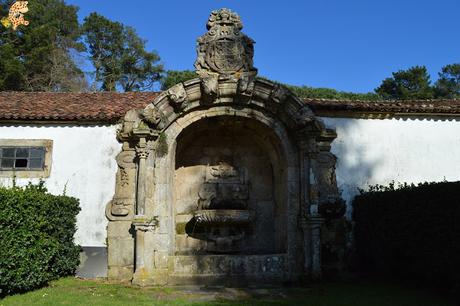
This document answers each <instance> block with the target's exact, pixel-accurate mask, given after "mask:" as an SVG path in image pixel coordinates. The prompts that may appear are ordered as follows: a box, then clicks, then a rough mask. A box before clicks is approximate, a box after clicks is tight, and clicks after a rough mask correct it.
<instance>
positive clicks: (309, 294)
mask: <svg viewBox="0 0 460 306" xmlns="http://www.w3.org/2000/svg"><path fill="white" fill-rule="evenodd" d="M7 305H53V306H54V305H85V306H90V305H98V306H99V305H110V306H115V305H136V306H137V305H149V306H153V305H222V306H227V305H264V306H265V305H295V306H297V305H314V306H328V305H331V306H332V305H340V306H348V305H349V306H361V305H363V306H364V305H365V306H381V305H382V306H383V305H387V306H390V305H391V306H399V305H404V306H406V305H413V306H425V305H426V306H428V305H430V306H444V305H452V306H455V305H456V304H455V303H453V302H449V301H448V300H446V299H443V298H442V297H439V296H436V295H435V294H432V293H429V292H426V291H424V290H416V289H415V288H411V289H407V288H403V287H401V286H397V285H391V284H383V283H370V282H362V283H343V282H342V283H323V284H315V285H312V286H310V287H308V288H281V289H224V288H208V289H205V288H197V287H182V288H175V287H168V288H138V287H130V286H126V285H119V284H113V283H109V282H107V281H103V280H97V281H94V280H91V281H90V280H80V279H76V278H63V279H60V280H58V281H55V282H52V283H51V284H50V286H48V287H46V288H42V289H40V290H36V291H33V292H29V293H26V294H21V295H14V296H9V297H6V298H4V299H2V300H0V306H7Z"/></svg>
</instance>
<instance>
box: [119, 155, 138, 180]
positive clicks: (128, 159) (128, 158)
mask: <svg viewBox="0 0 460 306" xmlns="http://www.w3.org/2000/svg"><path fill="white" fill-rule="evenodd" d="M135 156H136V153H135V152H133V151H121V152H120V153H119V154H118V155H117V164H118V168H119V174H120V185H121V186H127V185H129V184H130V177H129V174H128V171H127V169H135V168H136V164H135V163H134V158H135Z"/></svg>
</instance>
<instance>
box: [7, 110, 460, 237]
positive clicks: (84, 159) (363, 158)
mask: <svg viewBox="0 0 460 306" xmlns="http://www.w3.org/2000/svg"><path fill="white" fill-rule="evenodd" d="M322 119H323V120H324V122H325V124H326V126H327V127H328V128H334V129H336V131H337V134H338V137H337V139H336V140H335V141H334V142H333V144H332V152H333V153H334V154H335V155H336V156H337V157H338V161H337V182H338V185H339V188H340V189H341V191H342V196H343V197H344V199H346V200H347V202H348V203H349V204H350V202H351V200H352V199H353V197H354V196H355V195H356V194H357V193H358V188H362V189H365V188H367V186H368V185H373V184H388V183H390V182H391V181H393V180H394V181H395V182H407V183H419V182H425V181H442V180H447V181H456V180H460V120H428V119H384V120H378V119H354V118H322ZM116 129H117V126H116V125H112V126H64V125H56V126H50V125H48V126H40V125H29V126H0V139H52V140H53V152H52V166H51V174H50V177H49V178H47V179H45V183H46V187H47V188H48V190H49V191H50V192H51V193H53V194H63V192H64V188H66V194H67V195H70V196H74V197H77V198H78V199H80V205H81V208H82V210H81V212H80V214H79V215H78V221H77V226H78V230H77V233H76V237H75V239H76V242H77V243H79V244H80V245H82V246H105V240H106V235H107V231H106V225H107V219H106V217H105V207H106V204H107V203H108V202H109V201H110V200H111V199H112V196H113V194H114V191H115V176H116V171H117V164H116V161H115V157H116V155H117V154H118V152H120V150H121V144H119V143H118V142H117V140H116ZM28 181H33V182H35V183H36V182H38V179H33V180H30V179H29V180H28V179H17V184H18V185H25V184H27V182H28ZM11 183H12V180H11V179H8V178H0V184H1V185H11Z"/></svg>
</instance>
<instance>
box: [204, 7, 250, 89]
mask: <svg viewBox="0 0 460 306" xmlns="http://www.w3.org/2000/svg"><path fill="white" fill-rule="evenodd" d="M242 28H243V24H242V22H241V19H240V16H238V15H237V14H236V13H234V12H232V11H231V10H229V9H226V8H223V9H220V10H216V11H213V12H212V13H211V15H210V16H209V19H208V23H207V29H208V32H207V33H206V34H204V35H203V36H201V37H199V38H198V40H197V53H198V56H197V60H196V62H195V68H196V72H197V73H198V75H199V76H200V78H201V80H202V82H203V89H204V91H205V93H206V94H208V95H210V96H213V97H217V96H218V81H217V80H219V79H226V80H234V81H236V82H239V83H242V82H243V83H244V84H239V86H238V87H239V88H241V89H243V91H244V90H246V89H247V88H251V86H250V85H248V83H251V82H252V81H253V78H254V77H255V75H256V74H257V69H256V68H254V66H253V56H254V41H253V40H252V39H251V38H249V37H248V36H246V35H245V34H244V33H242V32H241V29H242Z"/></svg>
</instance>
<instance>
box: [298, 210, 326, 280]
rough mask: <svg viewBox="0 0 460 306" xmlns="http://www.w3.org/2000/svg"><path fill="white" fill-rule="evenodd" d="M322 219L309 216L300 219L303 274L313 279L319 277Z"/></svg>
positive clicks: (317, 216) (316, 216)
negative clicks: (302, 240)
mask: <svg viewBox="0 0 460 306" xmlns="http://www.w3.org/2000/svg"><path fill="white" fill-rule="evenodd" d="M323 223H324V218H321V216H319V215H309V216H307V217H304V218H301V220H300V226H301V228H302V232H303V238H304V242H303V253H304V273H305V274H307V275H309V276H311V277H313V278H319V277H320V276H321V226H322V224H323Z"/></svg>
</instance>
